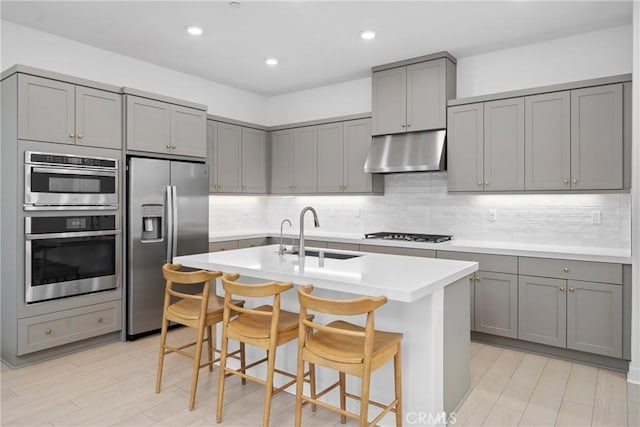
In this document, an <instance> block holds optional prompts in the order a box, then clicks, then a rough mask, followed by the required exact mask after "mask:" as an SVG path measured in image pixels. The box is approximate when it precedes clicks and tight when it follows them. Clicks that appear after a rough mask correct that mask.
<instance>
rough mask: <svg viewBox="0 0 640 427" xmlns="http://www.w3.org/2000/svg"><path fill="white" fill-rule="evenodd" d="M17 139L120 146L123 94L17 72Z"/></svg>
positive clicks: (110, 146) (94, 145) (91, 145)
mask: <svg viewBox="0 0 640 427" xmlns="http://www.w3.org/2000/svg"><path fill="white" fill-rule="evenodd" d="M18 138H19V139H25V140H33V141H45V142H57V143H63V144H76V145H83V146H88V147H101V148H113V149H117V150H121V149H122V96H121V95H120V94H118V93H114V92H109V91H106V90H100V89H94V88H90V87H85V86H77V85H74V84H71V83H65V82H60V81H57V80H50V79H46V78H42V77H36V76H31V75H25V74H19V75H18Z"/></svg>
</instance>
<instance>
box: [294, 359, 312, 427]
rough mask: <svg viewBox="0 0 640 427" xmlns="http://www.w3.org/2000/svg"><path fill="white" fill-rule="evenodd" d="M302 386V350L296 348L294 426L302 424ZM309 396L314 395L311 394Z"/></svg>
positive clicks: (298, 426) (297, 426)
mask: <svg viewBox="0 0 640 427" xmlns="http://www.w3.org/2000/svg"><path fill="white" fill-rule="evenodd" d="M303 387H304V360H302V350H300V348H298V366H297V369H296V417H295V427H300V426H301V425H302V394H303V393H302V391H303ZM311 397H314V396H313V394H312V395H311Z"/></svg>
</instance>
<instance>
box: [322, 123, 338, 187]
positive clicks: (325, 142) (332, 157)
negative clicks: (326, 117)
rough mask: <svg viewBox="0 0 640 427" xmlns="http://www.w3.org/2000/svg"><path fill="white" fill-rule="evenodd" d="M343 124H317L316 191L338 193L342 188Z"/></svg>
mask: <svg viewBox="0 0 640 427" xmlns="http://www.w3.org/2000/svg"><path fill="white" fill-rule="evenodd" d="M343 137H344V126H343V124H342V123H330V124H327V125H322V126H318V192H319V193H340V192H342V191H343V189H344V158H343V151H344V148H343V147H344V140H343Z"/></svg>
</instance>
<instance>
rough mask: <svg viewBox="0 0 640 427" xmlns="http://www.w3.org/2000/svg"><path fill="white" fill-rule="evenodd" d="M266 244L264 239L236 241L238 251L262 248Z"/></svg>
mask: <svg viewBox="0 0 640 427" xmlns="http://www.w3.org/2000/svg"><path fill="white" fill-rule="evenodd" d="M266 244H267V238H266V237H257V238H255V239H242V240H238V249H243V248H255V247H256V246H264V245H266Z"/></svg>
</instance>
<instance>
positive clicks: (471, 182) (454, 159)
mask: <svg viewBox="0 0 640 427" xmlns="http://www.w3.org/2000/svg"><path fill="white" fill-rule="evenodd" d="M448 115H449V119H448V125H447V140H448V141H447V186H448V187H447V188H448V190H449V191H482V189H483V180H484V175H483V164H484V133H483V126H484V125H483V123H484V119H483V116H484V109H483V105H482V104H468V105H460V106H456V107H451V108H449V111H448Z"/></svg>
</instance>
